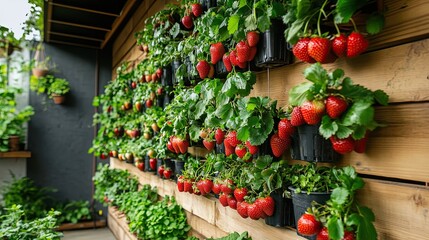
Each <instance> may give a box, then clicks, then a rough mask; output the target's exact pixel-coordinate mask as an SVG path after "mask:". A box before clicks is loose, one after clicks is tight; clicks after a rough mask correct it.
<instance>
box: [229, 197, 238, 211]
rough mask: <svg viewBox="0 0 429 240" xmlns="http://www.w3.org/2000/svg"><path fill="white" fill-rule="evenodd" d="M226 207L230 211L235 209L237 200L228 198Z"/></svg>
mask: <svg viewBox="0 0 429 240" xmlns="http://www.w3.org/2000/svg"><path fill="white" fill-rule="evenodd" d="M228 206H229V207H230V208H232V209H237V200H236V199H235V198H234V197H233V196H229V197H228Z"/></svg>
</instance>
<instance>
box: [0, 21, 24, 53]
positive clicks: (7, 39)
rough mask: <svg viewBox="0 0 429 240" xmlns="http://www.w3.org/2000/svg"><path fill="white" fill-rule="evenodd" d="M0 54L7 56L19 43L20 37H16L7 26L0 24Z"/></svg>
mask: <svg viewBox="0 0 429 240" xmlns="http://www.w3.org/2000/svg"><path fill="white" fill-rule="evenodd" d="M0 39H1V40H0V50H1V51H0V55H2V56H3V57H8V56H9V55H10V54H11V53H12V52H13V50H14V48H18V47H19V45H20V44H21V41H22V39H17V38H16V37H15V34H14V33H13V32H12V30H10V29H9V28H7V27H4V26H2V25H0Z"/></svg>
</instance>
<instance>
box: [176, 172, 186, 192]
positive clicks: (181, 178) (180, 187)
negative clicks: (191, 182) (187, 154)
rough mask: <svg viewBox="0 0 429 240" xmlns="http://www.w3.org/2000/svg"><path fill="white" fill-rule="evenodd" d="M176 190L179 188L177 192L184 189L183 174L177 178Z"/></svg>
mask: <svg viewBox="0 0 429 240" xmlns="http://www.w3.org/2000/svg"><path fill="white" fill-rule="evenodd" d="M177 190H179V192H183V191H185V184H184V181H183V176H180V177H179V179H178V180H177Z"/></svg>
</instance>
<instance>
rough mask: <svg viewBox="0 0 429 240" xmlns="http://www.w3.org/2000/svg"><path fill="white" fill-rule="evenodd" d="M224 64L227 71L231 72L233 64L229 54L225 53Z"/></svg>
mask: <svg viewBox="0 0 429 240" xmlns="http://www.w3.org/2000/svg"><path fill="white" fill-rule="evenodd" d="M222 61H223V65H224V66H225V68H226V71H228V72H231V71H232V64H231V59H230V58H229V54H227V53H225V54H224V55H223V57H222Z"/></svg>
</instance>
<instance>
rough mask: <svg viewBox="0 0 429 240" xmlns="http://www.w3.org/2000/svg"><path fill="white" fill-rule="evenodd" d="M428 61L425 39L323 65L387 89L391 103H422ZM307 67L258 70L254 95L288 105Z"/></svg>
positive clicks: (428, 97) (427, 94)
mask: <svg viewBox="0 0 429 240" xmlns="http://www.w3.org/2000/svg"><path fill="white" fill-rule="evenodd" d="M428 62H429V39H425V40H421V41H417V42H413V43H407V44H404V45H400V46H396V47H392V48H388V49H383V50H380V51H376V52H371V53H367V54H363V55H361V56H359V57H356V58H353V59H338V60H337V61H336V62H335V63H333V64H325V65H324V67H325V68H326V69H328V70H333V69H335V68H338V67H339V68H342V69H344V71H345V74H346V76H349V77H350V78H351V79H352V80H353V81H354V82H355V83H358V84H361V85H363V86H365V87H368V88H369V89H372V90H376V89H382V90H384V91H385V92H386V93H387V94H389V95H390V102H392V103H394V102H419V101H428V100H429V91H428V89H429V81H428V78H429V71H428V68H427V63H428ZM308 66H310V65H309V64H307V63H302V62H300V63H295V64H292V65H288V66H284V67H280V68H275V69H272V70H270V71H269V72H268V71H265V72H261V73H259V74H258V75H257V76H258V80H257V82H256V84H255V86H254V90H253V91H252V94H251V95H252V96H269V97H271V98H273V99H277V100H278V103H279V106H285V105H286V104H287V98H288V91H289V89H291V88H292V87H293V86H295V85H297V84H299V83H301V82H304V81H307V80H305V78H304V76H303V74H302V72H303V71H304V69H305V68H307V67H308ZM268 76H269V77H268Z"/></svg>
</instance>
